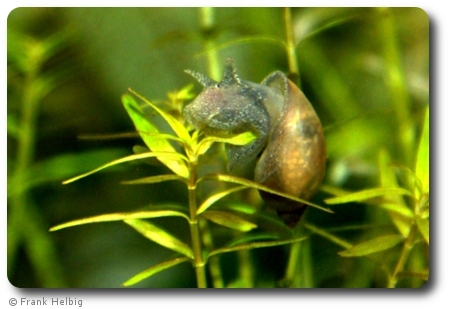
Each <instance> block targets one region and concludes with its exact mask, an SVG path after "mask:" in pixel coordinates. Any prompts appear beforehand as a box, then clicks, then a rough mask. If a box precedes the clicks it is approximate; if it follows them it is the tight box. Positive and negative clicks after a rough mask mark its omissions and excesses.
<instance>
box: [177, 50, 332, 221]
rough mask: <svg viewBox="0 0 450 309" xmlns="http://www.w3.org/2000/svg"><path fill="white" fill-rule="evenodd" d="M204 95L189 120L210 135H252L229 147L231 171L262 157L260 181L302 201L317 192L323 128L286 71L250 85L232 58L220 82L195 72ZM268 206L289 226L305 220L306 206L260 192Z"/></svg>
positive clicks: (188, 109)
mask: <svg viewBox="0 0 450 309" xmlns="http://www.w3.org/2000/svg"><path fill="white" fill-rule="evenodd" d="M186 72H187V73H188V74H190V75H192V76H193V77H194V78H196V79H197V80H198V82H199V83H200V84H201V85H203V87H204V89H203V91H202V92H201V93H200V94H199V95H198V96H197V97H196V98H195V99H194V100H193V101H192V102H191V103H189V104H188V105H187V106H186V107H185V108H184V110H183V114H184V117H185V119H186V120H187V121H188V122H190V123H191V124H192V125H193V126H194V127H196V128H197V129H199V130H202V131H203V132H204V133H205V134H206V135H213V136H218V137H224V136H229V135H230V134H239V133H243V132H246V131H252V132H254V133H255V135H256V136H257V137H256V139H255V140H254V141H252V142H251V143H249V144H247V145H245V146H234V145H229V144H227V145H226V146H225V147H226V153H227V156H228V165H227V169H228V170H229V171H232V170H233V169H234V168H235V167H236V166H243V165H245V164H247V163H249V162H250V161H252V160H253V159H255V158H257V157H258V156H259V158H258V160H257V163H256V167H255V171H254V179H255V181H256V182H257V183H259V184H262V185H265V186H267V187H269V188H271V189H274V190H277V191H281V192H284V193H287V194H290V195H293V196H297V197H299V198H301V199H303V200H310V199H311V198H312V197H313V196H314V195H315V194H316V192H317V191H318V189H319V187H320V185H321V183H322V180H323V177H324V174H325V165H326V162H325V161H326V149H325V138H324V135H323V129H322V125H321V123H320V120H319V118H318V117H317V114H316V112H315V110H314V108H313V107H312V105H311V103H310V102H309V101H308V99H307V98H306V97H305V95H304V94H303V92H302V91H301V90H300V89H299V88H298V87H297V86H296V85H295V84H294V83H293V82H291V81H290V80H289V79H288V78H287V77H286V75H285V74H284V73H282V72H281V71H275V72H273V73H271V74H269V75H268V76H267V77H266V78H265V79H264V80H263V81H262V83H261V84H257V83H253V82H250V81H245V80H242V79H240V78H239V76H238V75H237V73H236V68H235V65H234V62H233V60H232V59H231V58H228V59H227V61H226V65H225V68H224V71H223V77H222V80H221V81H220V82H216V81H214V80H212V79H211V78H209V77H207V76H205V75H203V74H201V73H198V72H194V71H191V70H186ZM259 193H260V195H261V197H262V199H263V200H264V201H265V203H266V205H267V207H269V208H271V209H273V210H275V211H276V212H277V214H278V216H279V217H280V218H281V219H282V220H283V221H284V222H285V223H286V224H287V225H288V226H289V227H294V226H295V225H296V224H297V223H298V222H299V220H300V219H301V217H302V215H303V213H304V211H305V209H306V205H305V204H302V203H298V202H296V201H293V200H289V199H286V198H283V197H280V196H277V195H273V194H269V193H267V192H262V191H260V192H259Z"/></svg>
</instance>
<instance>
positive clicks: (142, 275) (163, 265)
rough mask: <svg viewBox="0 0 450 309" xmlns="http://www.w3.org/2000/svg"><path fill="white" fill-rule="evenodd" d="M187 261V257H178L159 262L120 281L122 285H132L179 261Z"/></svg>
mask: <svg viewBox="0 0 450 309" xmlns="http://www.w3.org/2000/svg"><path fill="white" fill-rule="evenodd" d="M186 261H189V258H188V257H178V258H175V259H172V260H168V261H165V262H162V263H159V264H157V265H154V266H152V267H150V268H147V269H146V270H144V271H142V272H140V273H139V274H137V275H135V276H133V277H131V278H130V279H128V280H127V281H125V282H124V283H122V286H131V285H134V284H136V283H139V282H141V281H142V280H144V279H147V278H149V277H151V276H153V275H155V274H157V273H159V272H161V271H163V270H166V269H168V268H171V267H174V266H176V265H178V264H180V263H183V262H186Z"/></svg>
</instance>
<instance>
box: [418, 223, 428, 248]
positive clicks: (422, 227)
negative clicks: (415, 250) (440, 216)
mask: <svg viewBox="0 0 450 309" xmlns="http://www.w3.org/2000/svg"><path fill="white" fill-rule="evenodd" d="M416 223H417V227H418V228H419V231H420V234H422V236H423V238H424V239H425V241H426V242H427V244H429V243H430V221H429V220H428V218H417V219H416Z"/></svg>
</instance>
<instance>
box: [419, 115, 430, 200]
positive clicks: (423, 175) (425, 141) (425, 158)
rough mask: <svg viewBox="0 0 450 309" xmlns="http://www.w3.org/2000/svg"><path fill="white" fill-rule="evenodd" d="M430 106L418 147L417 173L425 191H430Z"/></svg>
mask: <svg viewBox="0 0 450 309" xmlns="http://www.w3.org/2000/svg"><path fill="white" fill-rule="evenodd" d="M429 114H430V108H429V106H427V109H426V111H425V119H424V121H423V127H422V136H421V138H420V142H419V148H418V149H417V159H416V175H417V177H418V178H419V179H420V180H421V182H422V190H423V193H427V192H429V191H430V188H429V186H430V184H429V182H430V171H429V169H430V115H429Z"/></svg>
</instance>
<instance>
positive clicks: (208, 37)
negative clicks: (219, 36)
mask: <svg viewBox="0 0 450 309" xmlns="http://www.w3.org/2000/svg"><path fill="white" fill-rule="evenodd" d="M200 27H201V29H202V33H203V35H204V37H205V49H206V57H207V63H208V75H209V76H210V77H211V78H212V79H214V80H220V63H219V53H218V52H217V48H216V43H215V40H214V8H210V7H202V8H200Z"/></svg>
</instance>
